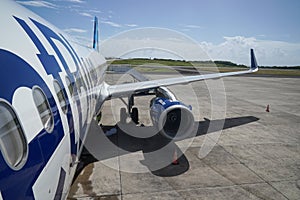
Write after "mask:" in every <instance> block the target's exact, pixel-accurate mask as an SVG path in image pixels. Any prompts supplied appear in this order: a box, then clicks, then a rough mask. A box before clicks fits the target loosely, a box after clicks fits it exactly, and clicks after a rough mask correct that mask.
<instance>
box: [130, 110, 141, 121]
mask: <svg viewBox="0 0 300 200" xmlns="http://www.w3.org/2000/svg"><path fill="white" fill-rule="evenodd" d="M131 119H132V121H133V122H134V123H135V124H138V123H139V111H138V109H137V108H136V107H134V108H132V111H131Z"/></svg>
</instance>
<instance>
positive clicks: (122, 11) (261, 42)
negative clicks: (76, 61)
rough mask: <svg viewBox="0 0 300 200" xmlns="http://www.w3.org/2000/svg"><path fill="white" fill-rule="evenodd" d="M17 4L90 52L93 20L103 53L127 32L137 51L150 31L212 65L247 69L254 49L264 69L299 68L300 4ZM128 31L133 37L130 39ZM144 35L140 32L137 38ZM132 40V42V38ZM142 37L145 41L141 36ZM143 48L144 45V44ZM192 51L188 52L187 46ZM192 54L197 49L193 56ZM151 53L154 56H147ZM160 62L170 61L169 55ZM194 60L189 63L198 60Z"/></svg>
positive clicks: (115, 0)
mask: <svg viewBox="0 0 300 200" xmlns="http://www.w3.org/2000/svg"><path fill="white" fill-rule="evenodd" d="M17 2H18V3H19V4H22V5H23V6H25V7H27V8H28V9H30V10H32V11H33V12H35V13H36V14H38V15H40V16H41V17H43V18H45V19H46V20H47V21H49V22H50V23H52V24H53V25H55V26H57V27H58V28H60V29H62V30H64V31H65V32H67V33H68V34H70V35H71V36H73V37H74V38H76V40H78V41H80V42H81V43H83V44H85V45H89V46H90V44H91V40H92V30H93V17H94V16H97V17H98V18H99V27H100V39H101V42H103V43H105V42H106V45H104V47H105V48H109V45H107V42H108V41H111V40H112V38H115V37H119V39H120V34H124V32H125V36H124V37H123V38H122V39H123V40H122V41H123V42H124V38H126V39H127V42H128V44H129V43H130V44H132V43H135V44H136V45H138V41H137V39H136V38H137V36H133V35H135V33H134V31H133V30H135V29H144V28H147V27H152V28H158V30H162V32H165V33H167V32H168V31H174V32H176V33H178V36H177V37H178V38H181V37H185V39H184V40H189V39H190V40H192V41H193V42H195V43H197V45H199V46H200V47H201V48H202V49H203V50H204V51H205V52H206V53H207V54H208V55H209V57H210V58H211V59H213V60H228V61H232V62H235V63H238V64H246V65H249V49H250V48H254V49H255V52H256V57H257V60H258V62H259V64H260V65H264V66H273V65H278V66H294V65H300V20H299V19H300V12H299V9H300V1H298V0H251V1H249V0H185V1H182V0H151V1H141V0H34V1H33V0H18V1H17ZM146 30H147V29H146ZM164 30H167V31H164ZM126 31H129V32H130V34H127V35H126ZM150 32H151V31H150ZM158 32H159V31H158ZM142 33H143V32H141V31H137V33H136V34H142ZM147 34H148V35H147ZM145 35H146V36H145V38H146V39H147V38H148V39H149V38H150V39H153V38H152V36H151V35H149V33H146V34H145ZM171 35H172V34H171ZM129 36H130V37H131V38H128V37H129ZM173 36H174V35H173ZM140 37H142V36H141V35H139V38H140ZM155 38H156V39H155V41H154V42H153V43H158V42H159V41H158V40H159V39H160V41H161V42H162V43H164V46H169V47H173V45H174V42H175V40H174V38H173V41H172V43H167V42H166V41H168V39H169V41H170V38H168V37H167V36H166V35H163V36H161V37H157V36H155ZM158 38H159V39H158ZM178 38H177V39H178ZM187 38H188V39H187ZM139 42H141V40H139ZM143 42H144V43H145V41H144V40H143V41H142V43H143ZM119 45H122V44H121V43H120V44H119ZM124 45H125V46H126V44H123V46H124ZM151 47H152V46H151ZM182 47H183V46H182ZM188 47H190V46H189V45H185V46H184V48H188ZM152 48H154V47H152ZM170 51H172V49H171V50H170ZM186 51H187V50H186ZM192 51H194V49H191V50H190V52H192ZM147 53H148V54H150V55H146V54H147ZM104 54H107V55H105V56H107V57H114V56H119V55H114V51H113V50H112V49H110V50H107V49H106V51H104ZM131 56H134V55H132V54H131ZM139 56H142V57H143V56H144V57H153V56H154V57H155V56H158V57H159V55H158V54H155V53H153V51H152V52H149V51H144V53H143V55H142V54H141V53H140V54H139ZM160 56H161V57H163V56H166V57H167V54H160ZM195 56H196V55H193V56H191V57H189V58H191V59H194V60H196V59H197V57H195ZM181 57H182V56H181ZM199 60H201V58H199Z"/></svg>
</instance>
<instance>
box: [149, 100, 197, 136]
mask: <svg viewBox="0 0 300 200" xmlns="http://www.w3.org/2000/svg"><path fill="white" fill-rule="evenodd" d="M191 110H192V107H191V106H187V105H185V104H183V103H181V102H180V101H177V100H172V99H167V98H163V97H156V98H154V99H152V101H151V105H150V115H151V119H152V122H153V124H154V126H156V127H157V128H158V131H159V133H160V134H162V135H163V136H164V137H166V138H168V139H172V140H181V139H184V138H187V137H188V136H190V135H191V133H192V132H193V130H194V116H193V113H192V111H191Z"/></svg>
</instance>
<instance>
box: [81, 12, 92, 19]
mask: <svg viewBox="0 0 300 200" xmlns="http://www.w3.org/2000/svg"><path fill="white" fill-rule="evenodd" d="M78 14H79V15H81V16H84V17H91V18H93V16H92V15H91V14H89V13H86V12H80V13H78Z"/></svg>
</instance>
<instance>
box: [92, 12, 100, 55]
mask: <svg viewBox="0 0 300 200" xmlns="http://www.w3.org/2000/svg"><path fill="white" fill-rule="evenodd" d="M98 34H99V33H98V18H97V17H95V18H94V37H93V49H95V50H96V51H99V35H98Z"/></svg>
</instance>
